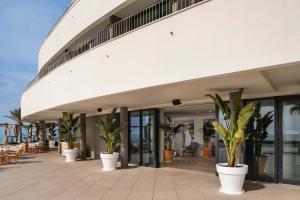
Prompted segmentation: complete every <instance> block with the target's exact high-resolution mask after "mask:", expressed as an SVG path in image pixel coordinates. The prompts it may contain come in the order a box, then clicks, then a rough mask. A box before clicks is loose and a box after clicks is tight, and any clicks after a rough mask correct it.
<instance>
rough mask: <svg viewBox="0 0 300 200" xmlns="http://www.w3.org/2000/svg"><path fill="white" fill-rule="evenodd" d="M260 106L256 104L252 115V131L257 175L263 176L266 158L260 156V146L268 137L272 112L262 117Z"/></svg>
mask: <svg viewBox="0 0 300 200" xmlns="http://www.w3.org/2000/svg"><path fill="white" fill-rule="evenodd" d="M260 110H261V104H259V103H258V104H257V105H256V108H255V112H254V115H253V118H254V122H255V123H256V127H255V129H254V130H253V139H254V145H255V146H254V148H255V158H256V162H257V165H258V175H259V176H263V175H265V167H266V162H267V158H268V157H267V156H266V155H262V153H261V151H262V144H263V142H264V141H265V140H266V139H267V137H268V131H267V128H268V126H269V125H270V124H271V123H272V122H273V116H274V115H273V111H270V112H267V113H266V114H265V115H264V116H262V115H261V114H260Z"/></svg>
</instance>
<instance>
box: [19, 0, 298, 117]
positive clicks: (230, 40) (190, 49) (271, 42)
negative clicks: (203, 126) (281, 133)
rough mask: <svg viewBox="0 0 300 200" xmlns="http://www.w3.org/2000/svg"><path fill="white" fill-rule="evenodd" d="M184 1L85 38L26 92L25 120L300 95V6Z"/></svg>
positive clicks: (257, 0)
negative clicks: (220, 94)
mask: <svg viewBox="0 0 300 200" xmlns="http://www.w3.org/2000/svg"><path fill="white" fill-rule="evenodd" d="M81 1H82V0H81ZM139 2H140V1H139ZM169 2H172V4H171V3H169ZM174 2H175V1H167V0H164V1H159V2H157V3H155V4H153V5H152V6H148V7H146V8H145V9H142V10H140V11H139V12H136V13H135V14H133V15H130V16H129V17H125V18H123V19H121V20H117V21H116V22H115V23H113V24H111V25H110V26H108V27H104V28H103V29H100V30H96V31H95V32H93V31H91V32H89V33H93V34H91V35H89V34H87V35H86V36H87V37H82V39H80V38H79V39H78V41H80V42H79V43H78V44H76V45H74V46H73V45H71V46H70V48H68V49H65V50H66V52H63V54H62V55H61V57H60V58H61V59H58V60H57V59H54V60H56V62H55V63H54V64H52V63H50V65H46V66H48V67H47V68H45V69H46V70H44V69H43V70H41V71H40V74H39V75H38V76H37V78H36V79H35V80H34V82H32V83H31V84H30V86H29V88H28V89H27V90H26V91H25V92H24V93H23V95H22V100H21V105H22V114H23V117H25V118H28V119H29V118H30V119H37V118H39V117H40V116H45V118H46V117H48V116H50V115H51V116H52V114H53V113H61V111H66V110H68V111H74V112H75V111H76V112H78V113H80V112H83V113H90V114H93V112H95V110H96V108H98V107H102V108H111V107H112V106H128V107H129V108H132V109H135V108H142V107H145V106H147V107H149V106H150V105H151V107H159V106H160V105H168V103H169V102H170V100H171V99H173V98H175V97H179V98H181V99H182V100H183V101H184V102H194V101H196V100H197V101H202V100H203V99H204V94H206V93H211V92H212V91H227V90H226V89H230V88H237V87H245V89H246V90H245V94H246V93H251V95H252V97H258V96H262V95H263V96H272V95H273V96H274V95H281V94H283V93H284V94H295V92H297V91H299V87H298V86H297V84H298V85H299V82H298V77H299V76H298V75H297V73H299V70H298V69H299V61H300V45H299V44H300V37H299V35H300V24H299V23H298V19H299V17H300V11H299V9H298V8H299V6H300V2H299V1H295V0H278V1H274V0H265V1H261V0H252V1H247V0H227V1H224V0H210V1H207V0H206V1H201V2H200V1H199V2H196V1H182V5H181V4H176V3H174ZM176 2H180V1H176ZM184 2H185V3H186V2H190V3H186V4H184ZM192 3H194V4H192ZM271 4H272V6H270V5H271ZM123 16H124V15H123ZM108 18H109V16H108ZM295 63H296V64H295ZM291 65H293V66H294V67H291ZM277 68H278V70H277ZM272 70H275V71H276V73H275V72H273V71H272ZM261 71H262V73H260V72H261ZM237 73H238V74H237ZM269 74H271V75H269ZM274 74H277V75H278V74H279V76H277V75H274ZM284 74H288V76H287V77H289V78H288V80H281V79H283V78H285V77H284V76H285V75H284ZM274 77H275V79H274ZM291 77H294V78H291ZM272 78H273V79H272ZM277 85H278V87H277ZM294 86H295V87H294ZM292 87H293V88H294V89H293V88H292ZM226 94H227V92H226ZM143 95H144V96H143ZM142 97H143V98H142ZM55 117H57V116H56V115H55Z"/></svg>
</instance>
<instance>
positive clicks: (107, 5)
mask: <svg viewBox="0 0 300 200" xmlns="http://www.w3.org/2000/svg"><path fill="white" fill-rule="evenodd" d="M133 1H135V0H113V1H111V0H101V1H99V0H88V1H87V0H78V1H77V2H75V3H74V4H73V5H72V7H71V8H70V9H69V10H68V12H66V14H65V15H64V16H63V17H62V19H61V20H60V22H59V23H58V24H57V25H56V27H55V28H54V30H53V31H52V33H51V34H50V35H49V36H48V38H47V39H46V40H45V42H44V43H43V45H42V47H41V49H40V52H39V70H40V69H41V68H42V67H43V65H44V64H45V63H46V62H48V60H49V59H50V58H52V56H54V55H55V54H56V53H57V52H58V51H59V50H61V49H62V48H63V47H64V46H65V45H66V44H67V43H69V42H70V41H71V40H73V39H74V38H75V37H77V36H78V35H79V33H81V32H82V31H83V30H85V29H86V28H88V27H89V26H90V25H92V24H93V23H95V22H96V21H98V22H99V21H101V20H104V19H105V18H107V17H109V15H110V14H111V13H112V12H115V11H116V10H119V9H121V8H122V7H125V6H126V5H128V4H130V3H132V2H133Z"/></svg>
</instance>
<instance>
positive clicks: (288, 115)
mask: <svg viewBox="0 0 300 200" xmlns="http://www.w3.org/2000/svg"><path fill="white" fill-rule="evenodd" d="M279 105H280V114H281V115H280V122H281V123H280V130H281V135H280V145H279V147H280V148H279V152H282V154H280V159H279V161H280V164H279V179H280V182H286V183H292V184H300V98H286V99H282V100H281V101H280V104H279Z"/></svg>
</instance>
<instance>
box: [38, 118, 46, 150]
mask: <svg viewBox="0 0 300 200" xmlns="http://www.w3.org/2000/svg"><path fill="white" fill-rule="evenodd" d="M39 124H40V131H41V132H40V147H41V148H42V150H43V151H44V150H45V143H46V123H45V121H44V120H42V121H40V122H39Z"/></svg>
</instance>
